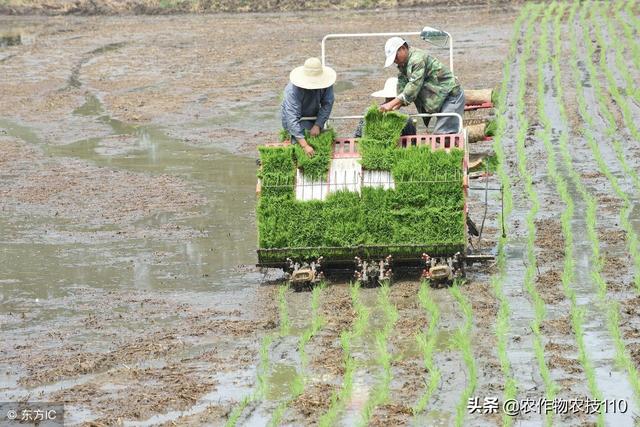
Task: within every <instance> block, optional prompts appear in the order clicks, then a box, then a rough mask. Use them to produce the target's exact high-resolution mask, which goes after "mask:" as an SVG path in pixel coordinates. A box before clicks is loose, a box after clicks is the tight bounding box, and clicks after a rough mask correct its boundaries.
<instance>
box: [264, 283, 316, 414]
mask: <svg viewBox="0 0 640 427" xmlns="http://www.w3.org/2000/svg"><path fill="white" fill-rule="evenodd" d="M324 288H325V284H324V283H320V284H319V285H317V286H316V287H314V288H313V290H312V292H311V323H310V325H309V326H308V327H307V328H306V329H305V330H304V332H303V333H302V335H301V336H300V338H299V340H298V354H299V356H300V365H301V366H300V369H299V370H298V369H296V375H295V377H294V378H293V380H292V381H291V383H290V390H289V391H290V393H289V397H288V398H287V399H285V400H283V401H282V402H280V404H279V405H278V406H277V407H276V409H275V410H274V412H273V414H272V415H271V420H270V421H269V425H270V426H277V425H280V423H281V422H282V417H283V415H284V413H285V412H286V410H287V408H288V407H289V404H290V403H291V402H292V401H293V400H294V399H296V398H297V397H298V396H300V395H301V394H302V393H303V392H304V387H305V383H306V381H307V378H306V375H305V373H306V370H307V364H308V359H309V357H308V355H307V351H306V347H307V344H308V343H309V341H311V338H313V336H314V335H316V334H317V333H318V331H320V329H321V328H322V326H323V325H324V319H323V318H322V316H321V315H320V294H321V292H322V290H323V289H324ZM280 289H281V290H282V289H284V290H285V292H286V289H287V286H281V287H280ZM280 295H281V296H280V304H279V305H280V319H281V325H282V324H283V323H285V322H286V323H288V311H287V303H286V298H285V293H284V292H280ZM283 332H285V331H283V330H282V329H281V333H283ZM288 332H289V328H287V330H286V333H287V334H288Z"/></svg>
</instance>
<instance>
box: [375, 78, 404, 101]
mask: <svg viewBox="0 0 640 427" xmlns="http://www.w3.org/2000/svg"><path fill="white" fill-rule="evenodd" d="M397 86H398V78H397V77H389V78H388V79H387V81H386V82H384V89H382V90H379V91H377V92H373V93H372V94H371V96H373V97H375V98H395V97H396V96H398V93H397V92H396V88H397Z"/></svg>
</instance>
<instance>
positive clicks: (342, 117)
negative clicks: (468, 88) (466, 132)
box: [300, 113, 463, 133]
mask: <svg viewBox="0 0 640 427" xmlns="http://www.w3.org/2000/svg"><path fill="white" fill-rule="evenodd" d="M409 117H456V118H457V119H458V132H457V133H462V128H463V125H462V116H461V115H460V114H458V113H433V114H427V113H418V114H409ZM363 118H364V116H335V117H329V120H355V119H363ZM315 119H317V117H301V118H300V120H315Z"/></svg>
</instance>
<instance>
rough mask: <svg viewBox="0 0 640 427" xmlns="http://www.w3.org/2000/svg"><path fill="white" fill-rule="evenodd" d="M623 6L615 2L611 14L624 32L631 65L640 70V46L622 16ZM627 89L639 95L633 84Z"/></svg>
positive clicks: (621, 3) (622, 3)
mask: <svg viewBox="0 0 640 427" xmlns="http://www.w3.org/2000/svg"><path fill="white" fill-rule="evenodd" d="M624 7H625V4H624V2H622V1H619V2H617V3H616V6H615V7H614V9H613V14H614V16H615V18H616V19H615V22H616V24H617V25H618V26H619V27H620V28H621V29H622V32H623V34H624V37H625V40H626V43H625V45H626V46H627V48H628V49H630V51H631V55H630V57H631V61H632V62H633V65H634V67H635V68H636V71H640V46H638V43H637V41H636V38H635V36H634V35H633V29H632V28H631V26H630V25H629V23H628V22H627V20H626V19H624V18H623V17H622V13H621V10H622V9H624ZM627 89H628V90H629V89H631V90H633V92H632V93H633V95H634V96H640V93H638V89H637V88H636V87H635V85H634V86H631V87H630V88H629V87H627ZM636 99H638V98H636Z"/></svg>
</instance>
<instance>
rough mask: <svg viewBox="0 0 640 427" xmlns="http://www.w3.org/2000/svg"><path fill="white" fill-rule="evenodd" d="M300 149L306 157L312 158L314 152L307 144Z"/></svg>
mask: <svg viewBox="0 0 640 427" xmlns="http://www.w3.org/2000/svg"><path fill="white" fill-rule="evenodd" d="M302 149H303V150H304V152H305V153H307V156H309V157H313V155H314V154H315V152H314V151H313V147H312V146H310V145H309V144H307V145H303V146H302Z"/></svg>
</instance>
